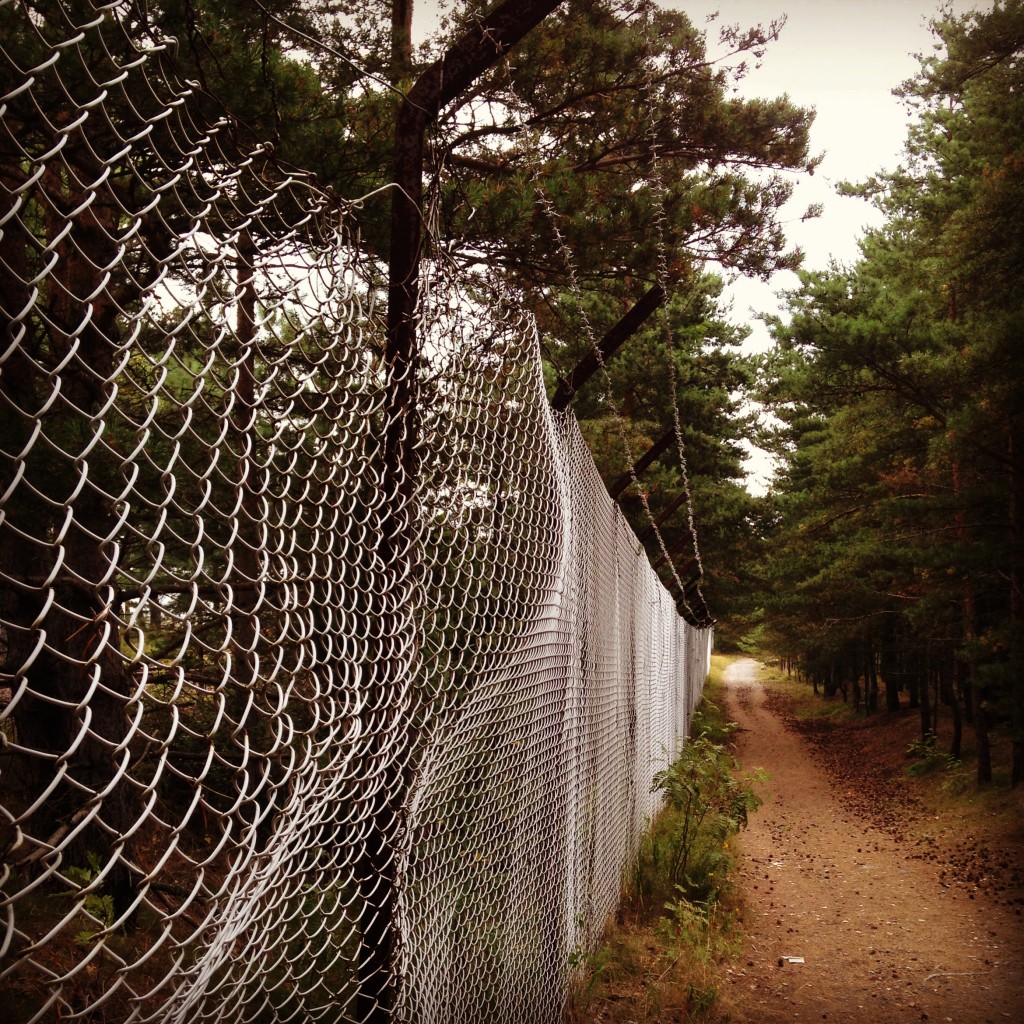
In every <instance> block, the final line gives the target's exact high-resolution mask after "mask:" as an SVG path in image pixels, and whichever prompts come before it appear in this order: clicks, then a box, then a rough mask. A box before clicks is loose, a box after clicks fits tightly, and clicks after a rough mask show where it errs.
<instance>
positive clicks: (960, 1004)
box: [720, 658, 1024, 1024]
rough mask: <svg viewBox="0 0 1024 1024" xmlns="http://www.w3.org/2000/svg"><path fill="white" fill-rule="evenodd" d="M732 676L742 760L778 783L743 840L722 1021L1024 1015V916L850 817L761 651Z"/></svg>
mask: <svg viewBox="0 0 1024 1024" xmlns="http://www.w3.org/2000/svg"><path fill="white" fill-rule="evenodd" d="M724 682H725V704H726V709H727V712H728V714H729V716H730V717H731V718H733V719H734V720H735V721H736V722H738V723H739V726H740V728H741V730H742V731H741V732H740V733H738V734H737V754H738V756H739V758H740V760H741V762H742V763H743V765H744V766H745V767H747V768H752V767H754V766H755V765H757V766H761V767H764V768H765V769H767V771H768V772H769V773H770V774H771V777H772V778H771V782H770V783H769V785H768V787H767V799H766V800H765V804H764V806H763V807H762V808H761V809H760V810H759V811H758V812H757V813H756V814H755V815H753V816H752V817H751V820H750V827H749V828H748V829H747V831H746V832H744V833H743V835H742V837H741V840H740V846H741V851H742V856H741V863H740V868H739V870H738V871H737V874H736V883H737V886H738V887H739V890H740V893H741V895H742V898H743V900H744V903H745V907H746V910H745V914H744V930H745V932H746V939H745V942H744V948H743V951H742V953H741V955H740V956H739V957H738V958H737V959H736V960H735V961H734V962H733V963H732V964H731V965H727V966H725V967H724V968H723V969H722V984H721V1002H720V1008H721V1016H720V1020H722V1021H731V1022H734V1024H776V1022H783V1021H785V1022H792V1021H809V1020H827V1021H829V1022H832V1024H869V1022H870V1024H909V1022H912V1021H943V1022H954V1024H1002V1022H1003V1021H1006V1020H1010V1021H1013V1022H1014V1024H1019V1022H1022V1021H1024V936H1022V927H1021V918H1020V917H1017V916H1015V915H1013V914H1011V913H1010V912H1008V911H1007V910H1006V909H1005V908H1003V907H999V906H996V905H990V904H989V902H988V901H987V900H984V899H981V898H978V899H975V900H970V899H968V897H967V896H966V895H964V894H963V893H962V892H961V893H957V892H954V891H952V890H950V889H945V888H943V887H942V886H941V885H940V883H939V880H938V877H937V872H936V870H935V868H934V867H932V866H931V865H930V864H928V863H926V862H922V861H919V860H914V859H911V858H910V856H909V851H908V850H906V849H905V848H904V846H903V844H901V843H900V842H899V841H898V840H897V839H893V838H892V837H891V836H889V835H887V834H885V833H883V832H880V831H878V830H877V829H875V828H873V827H872V826H871V824H870V823H868V822H865V821H863V820H860V819H858V818H857V817H856V816H853V815H851V814H850V813H848V812H847V810H846V809H845V808H844V806H843V799H842V793H841V792H836V791H834V790H833V788H832V787H831V785H830V784H829V781H828V779H827V778H826V777H825V776H824V774H823V772H822V771H821V769H820V768H819V767H818V766H816V765H815V763H814V761H813V758H812V754H811V751H810V749H809V747H808V746H807V745H806V744H805V743H804V741H803V740H802V739H801V738H800V737H799V736H797V735H796V734H794V733H792V732H790V731H787V729H786V727H785V726H784V724H783V723H782V721H780V719H779V718H778V717H776V716H775V715H773V714H772V713H771V712H770V711H769V709H768V707H767V706H766V704H765V692H764V688H763V687H762V685H761V684H760V682H759V681H758V678H757V663H756V662H755V661H754V660H753V659H749V658H746V659H740V660H738V661H735V662H733V663H732V664H731V665H729V666H728V668H727V669H726V671H725V676H724ZM787 957H803V958H804V961H805V962H804V963H802V964H799V963H792V962H790V961H789V960H787V959H784V958H787ZM780 958H783V959H782V966H781V967H780V966H779V963H780Z"/></svg>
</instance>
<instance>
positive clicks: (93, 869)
mask: <svg viewBox="0 0 1024 1024" xmlns="http://www.w3.org/2000/svg"><path fill="white" fill-rule="evenodd" d="M102 870H103V864H101V863H100V858H99V856H98V855H97V854H96V853H94V852H93V851H92V850H90V851H89V852H88V854H87V857H86V864H85V865H84V866H72V867H68V868H67V869H66V870H65V871H64V875H65V877H66V878H67V880H68V881H69V882H72V883H73V884H74V885H76V886H78V887H79V889H80V890H89V891H87V892H85V894H84V895H83V896H82V897H81V904H82V908H83V910H84V911H85V912H86V913H87V914H88V915H89V916H90V917H91V918H93V919H94V920H95V921H96V922H97V923H98V924H99V926H100V927H99V928H97V929H96V930H95V931H90V930H88V929H85V930H83V931H80V932H78V933H77V934H76V935H75V941H76V942H78V943H80V944H81V945H84V946H88V945H91V944H92V943H93V942H95V940H96V939H97V938H98V937H99V936H100V935H101V934H102V933H103V931H104V929H106V928H109V927H110V926H111V925H112V924H113V923H114V898H113V896H110V895H108V894H105V893H104V892H103V890H102V888H96V887H95V886H94V883H95V881H96V879H97V878H98V877H99V874H100V872H101V871H102ZM53 898H55V899H65V898H66V897H65V896H64V894H63V893H60V894H54V896H53Z"/></svg>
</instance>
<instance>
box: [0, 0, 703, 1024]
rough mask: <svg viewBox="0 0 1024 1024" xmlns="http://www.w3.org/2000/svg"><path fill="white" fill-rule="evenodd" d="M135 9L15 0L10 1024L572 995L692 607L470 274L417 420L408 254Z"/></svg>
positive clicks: (524, 339)
mask: <svg viewBox="0 0 1024 1024" xmlns="http://www.w3.org/2000/svg"><path fill="white" fill-rule="evenodd" d="M144 11H145V8H144V5H130V4H112V5H108V6H100V5H98V4H96V5H94V4H89V3H86V2H84V0H83V2H75V3H70V2H66V3H56V2H51V3H47V4H42V5H39V6H36V5H25V4H12V3H7V4H3V5H2V6H0V51H2V52H0V76H2V77H0V92H2V93H3V98H2V104H3V106H2V118H0V176H2V187H3V196H2V207H0V232H2V241H0V316H2V317H3V321H4V336H3V339H2V341H0V492H2V498H0V502H2V508H0V517H2V518H0V723H2V732H0V741H2V748H0V772H2V775H0V849H2V851H3V874H2V896H3V900H2V906H3V922H4V923H3V928H2V931H0V936H2V939H0V984H2V987H3V992H4V1013H5V1014H6V1017H5V1019H8V1020H11V1021H17V1022H28V1021H53V1020H59V1019H61V1020H62V1019H83V1020H90V1021H118V1022H121V1021H129V1020H130V1021H180V1022H192V1021H214V1020H216V1021H228V1022H239V1024H241V1022H261V1024H262V1022H276V1021H282V1022H283V1021H307V1020H308V1021H312V1020H317V1021H359V1020H387V1019H394V1020H407V1021H416V1022H424V1024H426V1022H436V1024H447V1022H456V1021H466V1022H467V1024H468V1022H470V1021H474V1022H481V1024H485V1022H494V1021H501V1022H523V1024H536V1022H543V1021H556V1020H558V1019H559V1016H560V1013H561V1010H562V1006H563V1004H564V1000H565V995H566V991H567V984H568V982H569V980H570V975H571V970H570V963H571V961H572V954H573V952H574V951H579V950H586V949H589V948H591V947H592V946H593V944H594V942H595V941H596V939H597V938H598V936H599V934H600V932H601V930H602V928H603V925H604V922H605V919H606V917H607V915H608V913H609V912H610V911H611V910H612V909H613V908H614V906H615V904H616V902H617V899H618V895H619V888H620V875H621V871H622V869H623V866H624V864H625V863H626V862H627V861H628V859H629V857H630V855H631V853H632V851H633V850H634V848H635V844H636V841H637V839H638V837H639V835H640V833H641V831H642V829H643V826H644V823H645V821H646V819H647V818H649V816H650V815H651V814H652V813H654V811H655V810H656V804H657V801H656V797H655V796H653V795H652V794H651V792H650V783H651V778H652V776H653V775H654V773H655V772H656V771H657V770H658V769H659V768H661V767H663V766H664V765H665V763H666V760H667V758H668V756H669V755H670V753H672V752H674V751H676V750H677V749H678V747H679V745H680V744H681V742H682V740H683V737H684V736H685V733H686V729H687V724H688V719H689V714H690V712H691V711H692V708H693V706H694V703H695V701H696V700H697V699H698V696H699V692H700V689H701V686H702V683H703V679H704V675H705V673H706V669H707V658H708V654H709V644H710V633H709V632H708V631H698V630H695V629H693V628H692V627H690V626H688V625H686V624H685V623H684V622H683V621H682V620H681V619H680V618H679V617H678V616H677V614H676V611H675V608H674V604H673V602H672V600H671V599H670V597H669V595H668V594H667V593H666V592H665V590H664V589H663V588H662V586H661V584H660V583H659V582H658V580H657V578H656V576H655V574H654V573H653V572H652V570H651V569H650V566H649V565H648V564H647V562H646V559H645V557H644V555H643V552H642V550H641V549H640V547H639V545H638V544H637V542H636V539H635V538H634V536H633V535H632V533H631V531H630V530H629V528H628V527H627V526H626V524H625V522H624V520H623V519H622V516H621V514H620V513H619V512H618V510H617V508H616V507H615V506H614V504H613V503H612V502H611V501H610V500H609V499H608V497H607V494H606V492H605V489H604V487H603V485H602V483H601V480H600V478H599V476H598V474H597V472H596V470H595V468H594V465H593V462H592V460H591V458H590V455H589V453H588V451H587V449H586V447H585V445H584V443H583V441H582V439H581V437H580V434H579V432H578V430H577V428H576V425H575V422H574V420H573V419H572V418H571V417H568V418H564V417H556V416H554V415H553V414H552V413H551V411H550V410H549V408H548V406H547V402H546V398H545V393H544V388H543V381H542V376H541V372H540V364H539V356H538V351H537V337H536V328H535V325H534V324H533V323H532V322H531V321H530V320H529V319H527V318H526V317H525V316H522V315H520V314H518V313H515V312H514V311H513V310H511V309H509V308H506V307H505V306H503V304H502V303H501V302H500V301H499V300H494V299H493V298H491V299H489V300H488V301H487V302H486V303H483V302H481V301H479V298H478V297H477V296H476V294H475V293H474V290H473V283H472V282H471V281H468V280H467V281H462V282H460V281H458V280H456V279H454V278H453V276H452V273H451V271H450V270H444V271H442V270H441V268H438V267H434V268H431V267H426V268H425V277H426V279H427V281H428V282H430V283H431V287H429V288H428V289H427V293H426V298H425V299H424V300H423V306H422V310H421V318H420V324H421V327H420V332H421V336H422V337H423V339H424V358H423V359H422V360H421V363H420V365H419V367H418V369H417V379H416V381H415V387H416V392H417V410H418V413H417V415H416V418H415V420H414V421H413V420H410V419H409V417H408V416H406V415H404V414H403V416H402V418H401V419H396V413H395V412H394V411H393V409H392V405H391V401H390V396H391V395H393V390H394V381H393V380H391V379H390V375H391V370H390V368H389V367H388V366H387V365H386V363H385V361H384V358H383V352H384V334H385V331H384V327H383V324H382V303H383V286H382V278H383V275H384V272H385V269H386V268H383V267H382V266H381V265H380V264H379V262H378V261H376V260H375V259H374V258H373V257H372V256H370V255H368V254H367V251H366V248H365V247H363V246H361V245H360V240H359V238H358V235H357V233H356V231H355V229H354V226H353V221H352V219H351V217H350V216H349V214H348V213H347V212H346V210H345V208H344V207H343V206H341V207H339V205H338V203H337V202H327V201H326V200H325V199H324V198H323V197H322V196H321V193H320V192H318V190H317V188H316V187H315V183H314V182H312V181H310V180H307V179H305V178H303V177H302V176H301V175H293V176H288V175H286V174H284V173H282V171H281V170H280V169H279V168H278V167H277V166H276V165H275V164H274V163H273V161H272V160H270V159H269V157H268V155H267V153H266V152H261V151H255V152H252V151H250V152H245V153H242V152H239V146H238V142H237V139H236V137H235V133H234V132H233V130H232V125H231V123H230V122H229V121H227V120H221V121H217V120H216V119H215V118H212V117H211V116H210V115H209V113H208V111H207V110H206V108H205V106H204V104H202V103H201V102H200V101H199V98H198V97H197V96H196V94H195V93H194V92H193V91H192V90H191V88H190V87H189V86H188V85H187V84H186V83H185V82H183V81H182V80H180V79H179V77H178V76H177V75H176V73H175V70H174V64H173V55H174V45H173V41H172V40H167V39H163V38H161V36H160V33H159V31H158V28H157V27H155V26H154V25H153V24H151V23H150V22H149V21H148V20H146V16H145V14H144ZM140 12H143V13H140ZM133 19H139V20H133ZM396 429H397V430H399V431H405V432H406V433H407V434H408V435H409V437H410V438H414V444H413V452H414V455H415V458H414V459H413V460H411V461H408V460H407V462H406V463H405V464H403V465H395V464H393V462H392V460H391V459H390V457H389V454H388V451H387V450H386V449H387V444H386V438H387V437H389V436H393V435H394V433H395V431H396ZM410 431H414V432H412V433H410ZM410 466H412V467H414V470H415V472H414V473H413V471H412V470H411V469H410Z"/></svg>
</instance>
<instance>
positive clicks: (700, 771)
mask: <svg viewBox="0 0 1024 1024" xmlns="http://www.w3.org/2000/svg"><path fill="white" fill-rule="evenodd" d="M727 663H728V662H727V660H726V659H722V658H715V659H713V661H712V674H711V676H710V677H709V680H708V684H707V686H706V687H705V693H704V699H703V700H702V702H701V704H700V706H699V707H698V708H697V710H696V711H695V713H694V716H693V723H692V726H691V730H690V739H689V742H688V743H687V745H686V747H685V748H684V749H683V751H682V752H681V754H680V756H679V757H678V758H677V759H676V761H675V762H674V763H673V764H672V765H670V766H669V767H668V768H667V769H666V770H665V771H663V772H659V773H658V775H657V776H656V777H655V779H654V780H653V786H654V788H656V789H660V790H662V791H663V792H664V794H665V807H664V809H663V810H662V812H661V813H660V814H659V815H658V817H657V818H656V819H655V821H654V822H653V823H652V824H651V828H650V829H649V830H648V832H647V834H646V835H645V836H644V838H643V840H642V841H641V844H640V850H639V854H638V856H637V859H636V861H635V863H634V864H633V865H632V868H631V871H630V872H629V877H628V878H627V880H626V883H625V885H624V891H623V898H622V905H621V909H620V912H619V915H618V918H617V921H616V923H615V925H614V926H612V927H611V928H610V929H609V932H608V933H607V935H606V937H605V941H604V943H603V944H602V946H601V947H600V948H599V949H598V950H597V951H596V952H595V953H594V954H592V955H591V956H589V957H587V958H586V960H585V961H584V963H583V967H584V971H583V977H582V980H581V982H580V984H579V986H578V987H577V989H576V991H575V993H574V996H573V999H572V1000H571V1004H570V1007H569V1011H568V1016H567V1020H569V1021H573V1022H583V1021H591V1020H593V1018H594V1015H595V1013H596V1012H597V1010H598V1008H599V1009H600V1012H601V1019H602V1020H605V1021H610V1022H626V1021H631V1022H639V1021H658V1020H672V1021H699V1020H702V1019H704V1018H706V1017H707V1016H708V1014H709V1012H710V1011H711V1010H712V1008H713V1006H714V1004H715V1001H716V998H717V987H716V983H715V965H716V962H717V961H718V960H719V959H721V958H722V957H723V956H727V955H729V954H731V953H732V952H734V951H735V949H736V948H737V947H738V942H739V931H738V927H737V916H738V915H737V908H736V907H735V906H733V904H732V902H731V894H730V887H729V881H728V876H729V872H730V870H731V869H732V867H733V865H734V854H733V851H732V849H731V840H732V839H733V838H734V837H735V836H736V834H737V833H738V832H739V831H740V830H741V829H742V828H743V827H744V826H745V825H746V822H747V816H748V815H749V814H750V813H751V812H752V811H754V810H755V809H756V808H757V807H758V806H759V805H760V802H761V800H760V797H759V796H758V794H757V788H756V787H757V786H758V785H759V784H760V783H762V782H764V781H765V779H766V776H765V774H764V772H762V771H759V770H758V771H754V772H750V773H746V774H744V773H741V772H740V769H739V765H738V763H737V761H736V758H735V756H734V755H733V753H732V750H731V746H730V737H731V736H732V733H733V732H734V731H735V728H736V726H735V724H734V723H732V722H729V721H728V720H727V719H726V717H725V715H724V714H723V713H722V711H721V708H720V707H719V705H718V704H717V703H716V702H715V699H714V698H715V697H716V695H717V693H718V692H719V691H720V688H721V683H720V674H721V671H722V670H723V668H724V666H725V664H727Z"/></svg>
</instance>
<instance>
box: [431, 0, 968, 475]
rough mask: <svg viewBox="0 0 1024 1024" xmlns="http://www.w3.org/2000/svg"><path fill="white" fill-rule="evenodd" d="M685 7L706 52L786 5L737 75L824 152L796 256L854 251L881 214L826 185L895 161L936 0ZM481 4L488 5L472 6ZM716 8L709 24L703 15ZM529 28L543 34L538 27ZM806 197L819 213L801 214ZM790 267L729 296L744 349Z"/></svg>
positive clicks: (796, 209) (679, 3) (761, 468)
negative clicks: (800, 123) (802, 123)
mask: <svg viewBox="0 0 1024 1024" xmlns="http://www.w3.org/2000/svg"><path fill="white" fill-rule="evenodd" d="M438 2H439V0H417V6H416V8H415V9H414V10H415V12H416V29H417V30H418V31H417V34H418V33H419V32H422V31H425V30H427V28H428V25H429V23H430V21H431V20H432V17H433V15H434V12H435V11H436V8H437V6H438ZM659 2H662V3H664V4H665V6H670V7H676V8H679V9H681V10H683V11H685V12H686V13H687V14H688V15H689V16H690V19H691V20H692V21H693V23H694V25H695V26H697V27H698V28H703V27H706V28H707V30H708V44H709V52H710V53H715V52H716V47H717V40H718V26H719V25H720V24H722V23H725V24H735V23H739V24H740V25H741V26H742V27H743V28H747V27H749V26H751V25H753V24H756V23H758V22H760V23H767V22H769V21H771V20H772V19H773V18H778V17H780V16H781V15H783V14H785V15H787V17H788V20H787V22H786V26H785V28H784V29H783V31H782V36H781V38H780V39H779V41H778V42H777V43H773V44H772V45H770V46H769V47H768V49H767V52H766V54H765V57H764V60H763V61H762V65H761V67H760V68H759V69H756V70H751V71H750V73H749V74H748V75H747V77H746V78H745V79H744V80H743V82H742V84H741V94H742V95H746V96H765V97H775V96H779V95H781V94H783V93H786V94H788V95H789V96H790V98H791V99H792V100H793V101H794V102H796V103H798V104H799V105H801V106H806V107H813V108H815V110H816V111H817V116H816V117H815V120H814V124H813V126H812V129H811V149H812V152H813V153H821V152H823V151H824V152H825V159H824V161H823V163H822V164H821V166H820V167H819V168H818V169H817V171H816V172H815V175H814V177H807V176H806V175H801V176H800V177H799V178H798V179H797V185H796V189H795V191H794V195H793V199H792V200H791V201H790V204H789V205H788V206H787V208H786V211H785V212H786V215H787V216H786V221H787V224H786V227H787V233H788V236H789V239H790V242H791V243H792V244H794V245H798V246H800V248H802V249H803V250H804V252H805V254H806V259H805V262H804V266H805V267H806V268H808V269H812V270H817V269H824V268H825V266H826V265H827V264H828V262H829V259H830V258H832V259H836V260H839V261H840V262H844V263H850V262H852V261H853V260H855V259H856V257H857V239H858V238H859V237H860V234H861V232H862V230H863V228H864V227H865V226H874V225H878V224H879V223H880V218H879V215H878V214H877V213H876V212H875V210H874V209H873V208H872V207H871V206H870V205H869V204H868V203H866V202H865V201H864V200H860V199H851V198H844V197H842V196H839V195H837V194H836V192H835V186H836V184H837V183H838V182H840V181H860V180H863V179H864V178H866V177H868V176H869V175H871V174H873V173H875V172H876V171H879V170H882V169H892V168H895V167H896V165H897V164H898V163H899V162H900V156H901V153H902V149H903V143H904V141H905V138H906V131H907V124H908V121H907V114H906V112H905V110H904V107H903V105H902V103H901V101H900V100H899V99H898V98H897V97H895V96H893V95H892V90H893V89H894V88H895V87H896V86H898V85H899V84H900V83H901V82H903V81H904V80H905V79H907V78H909V77H911V76H912V75H914V74H915V72H916V71H917V67H918V64H917V61H916V60H915V58H914V57H913V54H914V53H921V52H931V48H932V44H933V43H934V41H935V40H934V38H933V36H932V34H931V32H930V30H929V29H928V26H927V23H928V21H929V20H930V19H931V18H932V17H934V16H936V15H937V13H938V10H939V0H720V2H717V3H716V2H714V0H659ZM986 5H987V3H986V0H977V2H975V0H952V2H951V6H952V8H953V9H954V11H956V12H957V13H962V12H964V11H967V10H970V9H973V8H976V7H979V6H986ZM482 6H489V5H488V4H482ZM715 11H718V12H719V13H720V17H719V20H718V22H715V23H712V24H710V25H707V24H706V18H707V16H708V15H709V14H711V13H713V12H715ZM536 31H543V26H541V27H540V28H538V29H537V30H536ZM811 203H822V204H823V205H824V213H823V215H822V216H821V217H819V218H818V219H816V220H812V221H805V222H801V221H800V217H801V214H803V212H804V211H805V210H806V209H807V207H808V206H809V205H810V204H811ZM796 283H797V280H796V276H795V275H794V274H792V273H788V272H784V273H780V274H776V275H775V278H774V279H773V280H772V281H771V282H769V283H761V282H756V281H751V280H738V281H734V282H732V283H731V284H730V286H729V290H728V294H729V296H730V297H731V300H732V304H733V308H732V316H731V318H732V319H733V320H734V321H735V322H737V323H741V324H747V325H749V326H751V327H752V328H753V330H754V334H753V335H752V336H751V338H750V339H749V341H748V348H749V349H750V350H753V351H758V350H763V349H765V348H767V347H768V346H769V344H770V339H769V338H768V335H767V332H766V331H765V330H764V328H763V326H762V325H761V324H760V323H759V322H758V321H757V320H756V319H755V317H756V314H757V313H760V312H773V313H774V312H779V311H780V303H779V300H778V298H777V293H778V292H779V291H781V290H782V289H786V288H793V287H795V285H796ZM749 468H750V469H751V470H752V472H753V473H754V475H755V479H754V480H752V481H751V482H750V486H751V488H752V489H753V490H762V489H763V486H764V479H765V476H764V474H765V472H766V470H767V464H766V461H765V460H764V459H759V460H757V461H756V462H752V463H751V465H750V466H749Z"/></svg>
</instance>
